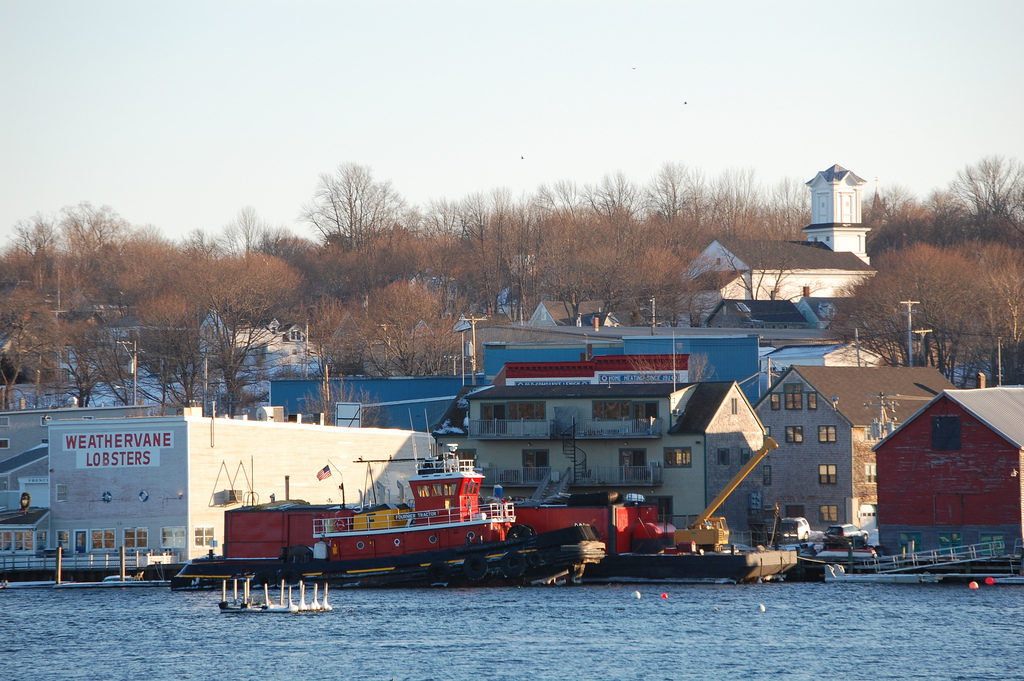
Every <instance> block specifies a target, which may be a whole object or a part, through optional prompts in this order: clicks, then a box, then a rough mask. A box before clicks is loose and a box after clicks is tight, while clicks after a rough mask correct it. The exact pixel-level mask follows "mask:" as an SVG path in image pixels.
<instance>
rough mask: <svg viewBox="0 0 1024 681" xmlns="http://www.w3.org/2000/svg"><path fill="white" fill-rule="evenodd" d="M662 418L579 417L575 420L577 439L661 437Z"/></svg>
mask: <svg viewBox="0 0 1024 681" xmlns="http://www.w3.org/2000/svg"><path fill="white" fill-rule="evenodd" d="M663 428H664V422H663V421H662V419H656V418H649V419H615V420H608V419H579V420H578V421H576V431H575V435H576V439H577V440H595V439H596V440H600V439H605V438H615V437H633V438H636V437H661V435H662V430H663Z"/></svg>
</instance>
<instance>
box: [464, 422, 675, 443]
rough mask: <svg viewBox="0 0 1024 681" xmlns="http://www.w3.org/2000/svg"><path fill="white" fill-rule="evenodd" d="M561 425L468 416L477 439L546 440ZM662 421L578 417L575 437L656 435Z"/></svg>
mask: <svg viewBox="0 0 1024 681" xmlns="http://www.w3.org/2000/svg"><path fill="white" fill-rule="evenodd" d="M563 430H564V426H557V425H556V424H555V422H554V421H544V420H540V419H536V420H526V419H517V420H512V419H490V420H479V419H478V420H471V421H470V422H469V436H470V437H473V438H477V439H480V440H488V439H510V440H516V439H518V440H549V439H554V438H558V437H561V434H562V431H563ZM663 430H664V421H663V420H662V419H659V418H648V419H580V420H578V421H576V430H575V436H576V439H577V440H601V439H610V438H617V437H630V438H656V437H661V436H662V434H663Z"/></svg>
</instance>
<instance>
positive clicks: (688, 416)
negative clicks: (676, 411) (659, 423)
mask: <svg viewBox="0 0 1024 681" xmlns="http://www.w3.org/2000/svg"><path fill="white" fill-rule="evenodd" d="M692 385H693V394H691V395H690V399H688V400H687V401H686V404H685V405H684V406H683V413H682V414H680V415H679V418H677V419H676V421H675V423H673V424H672V427H671V428H669V430H668V432H669V433H673V434H675V433H705V432H707V429H708V427H709V426H710V425H711V422H712V420H713V419H714V417H715V414H716V413H718V410H719V409H720V408H721V406H722V403H723V402H724V401H725V398H726V396H727V395H728V394H729V391H730V390H731V389H732V386H733V385H734V383H733V382H731V381H705V382H702V383H695V384H692Z"/></svg>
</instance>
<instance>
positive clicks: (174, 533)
mask: <svg viewBox="0 0 1024 681" xmlns="http://www.w3.org/2000/svg"><path fill="white" fill-rule="evenodd" d="M168 539H169V540H170V541H168ZM160 548H162V549H183V548H185V526H184V525H171V526H167V527H161V528H160Z"/></svg>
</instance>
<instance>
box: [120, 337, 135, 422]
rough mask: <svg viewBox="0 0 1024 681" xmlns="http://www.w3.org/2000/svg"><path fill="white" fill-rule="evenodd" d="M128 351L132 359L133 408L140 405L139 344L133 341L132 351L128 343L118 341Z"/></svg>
mask: <svg viewBox="0 0 1024 681" xmlns="http://www.w3.org/2000/svg"><path fill="white" fill-rule="evenodd" d="M117 342H118V343H120V344H121V345H122V346H124V349H125V350H126V351H128V353H129V354H130V355H131V358H132V406H133V407H137V406H138V405H139V342H138V341H137V340H133V341H132V348H131V350H129V349H128V341H117Z"/></svg>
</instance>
